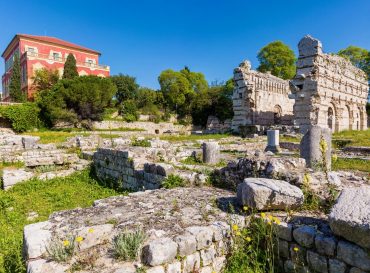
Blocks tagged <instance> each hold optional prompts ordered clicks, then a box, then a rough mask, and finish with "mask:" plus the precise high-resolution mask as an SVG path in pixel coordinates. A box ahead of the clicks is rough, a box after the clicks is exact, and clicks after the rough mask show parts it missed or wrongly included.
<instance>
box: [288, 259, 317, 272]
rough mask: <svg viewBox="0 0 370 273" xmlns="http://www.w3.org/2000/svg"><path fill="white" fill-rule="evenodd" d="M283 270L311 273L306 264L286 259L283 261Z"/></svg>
mask: <svg viewBox="0 0 370 273" xmlns="http://www.w3.org/2000/svg"><path fill="white" fill-rule="evenodd" d="M284 272H285V273H312V272H311V271H310V270H309V269H308V268H307V267H306V266H303V265H302V264H296V263H294V262H292V261H291V260H286V261H285V262H284Z"/></svg>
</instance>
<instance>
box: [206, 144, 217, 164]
mask: <svg viewBox="0 0 370 273" xmlns="http://www.w3.org/2000/svg"><path fill="white" fill-rule="evenodd" d="M202 146H203V162H204V163H207V164H217V163H218V162H219V160H220V146H219V145H218V143H217V142H204V143H203V145H202Z"/></svg>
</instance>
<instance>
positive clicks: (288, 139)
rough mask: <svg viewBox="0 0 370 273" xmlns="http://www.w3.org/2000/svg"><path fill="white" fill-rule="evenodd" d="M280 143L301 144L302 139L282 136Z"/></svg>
mask: <svg viewBox="0 0 370 273" xmlns="http://www.w3.org/2000/svg"><path fill="white" fill-rule="evenodd" d="M280 141H281V142H293V143H300V142H301V138H300V137H299V138H296V137H290V136H283V135H281V136H280Z"/></svg>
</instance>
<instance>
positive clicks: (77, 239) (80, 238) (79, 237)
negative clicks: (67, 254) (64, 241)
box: [76, 236, 84, 243]
mask: <svg viewBox="0 0 370 273" xmlns="http://www.w3.org/2000/svg"><path fill="white" fill-rule="evenodd" d="M83 240H84V238H83V237H81V236H78V237H77V238H76V242H77V243H81V242H82V241H83Z"/></svg>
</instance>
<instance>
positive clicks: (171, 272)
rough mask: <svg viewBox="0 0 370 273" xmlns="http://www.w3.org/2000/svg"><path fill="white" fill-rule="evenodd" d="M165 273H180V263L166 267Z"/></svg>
mask: <svg viewBox="0 0 370 273" xmlns="http://www.w3.org/2000/svg"><path fill="white" fill-rule="evenodd" d="M166 273H181V262H178V261H176V262H174V263H172V264H168V265H167V271H166Z"/></svg>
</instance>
